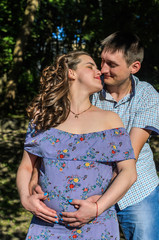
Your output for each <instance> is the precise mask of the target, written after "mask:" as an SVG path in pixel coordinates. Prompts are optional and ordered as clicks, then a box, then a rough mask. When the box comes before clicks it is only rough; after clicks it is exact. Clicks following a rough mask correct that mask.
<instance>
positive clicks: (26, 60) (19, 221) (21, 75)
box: [0, 0, 159, 240]
mask: <svg viewBox="0 0 159 240" xmlns="http://www.w3.org/2000/svg"><path fill="white" fill-rule="evenodd" d="M158 23H159V0H147V1H144V0H140V1H139V0H27V1H26V0H14V1H11V0H10V1H9V0H1V2H0V186H1V187H0V216H1V218H0V239H2V240H18V239H25V235H26V232H27V228H28V226H29V223H30V219H31V214H30V213H28V212H26V211H25V210H24V209H23V208H22V207H21V204H20V201H19V197H18V193H17V190H16V185H15V177H16V171H17V167H18V164H19V162H20V160H21V157H22V151H23V143H24V138H25V133H26V128H27V124H28V118H27V116H26V112H25V109H26V107H27V105H28V103H29V102H30V101H31V99H32V98H33V97H34V96H35V94H36V93H37V91H38V87H39V76H40V74H41V70H42V69H43V68H44V67H46V66H47V65H49V64H51V63H52V62H53V61H54V59H55V57H56V56H57V55H59V54H62V53H66V52H68V51H70V50H74V49H78V50H80V49H82V50H85V51H88V52H89V53H90V54H91V55H92V57H93V58H94V59H95V61H96V63H97V65H98V67H100V42H101V40H103V39H104V38H105V37H106V36H108V35H109V34H111V33H113V32H114V31H117V30H130V31H133V32H134V33H136V34H137V35H138V36H139V37H140V38H141V39H142V41H143V44H144V47H145V58H144V62H143V64H142V68H141V70H140V71H139V73H138V74H137V76H138V77H139V78H140V80H144V81H147V82H149V83H151V84H152V85H153V86H154V87H155V88H156V90H158V91H159V57H158V56H159V24H158ZM158 143H159V138H158V137H156V138H154V137H152V138H151V139H150V144H151V146H152V150H153V152H154V156H155V163H156V166H157V170H158V171H159V144H158ZM121 239H124V238H123V237H122V234H121Z"/></svg>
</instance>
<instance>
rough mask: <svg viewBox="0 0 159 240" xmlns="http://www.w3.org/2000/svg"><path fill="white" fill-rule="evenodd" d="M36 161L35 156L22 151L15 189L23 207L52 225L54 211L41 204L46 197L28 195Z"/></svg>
mask: <svg viewBox="0 0 159 240" xmlns="http://www.w3.org/2000/svg"><path fill="white" fill-rule="evenodd" d="M36 159H37V156H35V155H33V154H30V153H28V152H26V151H24V153H23V157H22V161H21V163H20V165H19V168H18V171H17V178H16V183H17V188H18V192H19V196H20V200H21V203H22V205H23V207H24V208H25V209H26V210H28V211H30V212H32V213H33V214H34V215H36V216H37V217H39V218H41V219H43V220H45V221H47V222H51V223H52V222H55V221H57V215H56V211H54V210H53V209H50V208H48V207H47V206H46V205H45V204H44V203H43V200H44V199H45V198H46V196H44V194H36V195H30V193H29V183H30V179H31V176H32V172H33V167H34V165H35V162H36Z"/></svg>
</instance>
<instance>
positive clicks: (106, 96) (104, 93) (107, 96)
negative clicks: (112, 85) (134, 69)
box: [100, 75, 137, 102]
mask: <svg viewBox="0 0 159 240" xmlns="http://www.w3.org/2000/svg"><path fill="white" fill-rule="evenodd" d="M136 79H137V77H135V76H134V75H131V83H132V91H131V93H130V94H128V95H126V96H125V97H124V98H125V100H128V99H130V98H132V97H133V96H135V86H136ZM124 98H123V99H124ZM100 99H105V100H108V101H113V102H115V100H114V98H113V97H112V95H111V94H110V93H109V92H108V91H107V89H106V85H103V89H102V90H101V93H100ZM123 99H121V100H122V102H123ZM121 100H120V101H121ZM120 101H119V102H120ZM124 102H125V101H124Z"/></svg>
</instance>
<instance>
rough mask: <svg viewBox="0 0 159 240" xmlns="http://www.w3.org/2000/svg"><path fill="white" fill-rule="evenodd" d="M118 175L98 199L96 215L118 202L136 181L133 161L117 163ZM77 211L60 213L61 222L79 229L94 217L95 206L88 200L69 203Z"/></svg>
mask: <svg viewBox="0 0 159 240" xmlns="http://www.w3.org/2000/svg"><path fill="white" fill-rule="evenodd" d="M117 168H118V175H117V176H116V178H115V179H114V181H113V182H112V183H111V185H110V186H109V188H108V189H107V190H106V192H105V193H104V194H103V195H102V196H101V197H100V198H99V199H98V201H97V204H98V215H100V214H102V213H103V212H104V211H105V210H107V209H108V208H110V207H111V206H112V205H114V204H115V203H116V202H118V201H119V200H120V199H121V198H122V197H123V196H124V195H125V193H126V192H127V191H128V189H129V188H130V187H131V186H132V184H133V183H134V182H135V181H136V179H137V173H136V164H135V160H134V159H130V160H126V161H121V162H118V163H117ZM71 204H72V205H74V206H75V207H76V208H78V210H77V211H76V212H62V220H63V222H64V223H66V224H69V225H70V226H71V227H81V226H83V225H84V224H85V223H88V222H89V221H91V220H92V219H94V218H95V217H96V213H97V205H96V204H95V203H93V202H91V201H89V200H73V201H72V202H71Z"/></svg>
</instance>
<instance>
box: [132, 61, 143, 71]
mask: <svg viewBox="0 0 159 240" xmlns="http://www.w3.org/2000/svg"><path fill="white" fill-rule="evenodd" d="M140 68H141V63H140V62H139V61H135V62H133V63H132V64H131V73H132V74H135V73H137V72H138V71H139V70H140Z"/></svg>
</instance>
